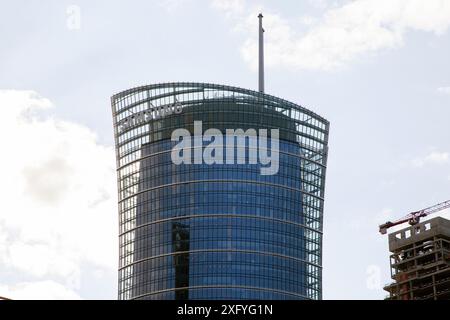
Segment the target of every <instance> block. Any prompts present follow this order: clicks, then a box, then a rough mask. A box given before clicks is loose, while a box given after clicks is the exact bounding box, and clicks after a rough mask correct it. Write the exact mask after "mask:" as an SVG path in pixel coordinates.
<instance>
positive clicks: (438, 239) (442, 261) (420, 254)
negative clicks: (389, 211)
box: [384, 217, 450, 300]
mask: <svg viewBox="0 0 450 320" xmlns="http://www.w3.org/2000/svg"><path fill="white" fill-rule="evenodd" d="M389 250H390V251H391V253H392V254H391V256H390V260H391V277H392V279H393V280H394V281H395V282H394V283H392V284H390V285H388V286H386V287H385V288H384V290H386V291H388V292H389V297H388V299H389V300H450V221H449V220H447V219H444V218H441V217H437V218H433V219H430V220H428V221H424V222H422V223H419V224H416V225H414V226H410V227H408V228H405V229H402V230H400V231H397V232H393V233H391V234H390V235H389Z"/></svg>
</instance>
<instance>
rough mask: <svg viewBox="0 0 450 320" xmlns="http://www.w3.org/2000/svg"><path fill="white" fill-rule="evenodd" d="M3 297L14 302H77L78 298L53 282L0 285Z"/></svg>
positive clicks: (74, 293) (70, 291) (75, 294)
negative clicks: (33, 300)
mask: <svg viewBox="0 0 450 320" xmlns="http://www.w3.org/2000/svg"><path fill="white" fill-rule="evenodd" d="M0 293H2V294H3V297H6V298H9V299H14V300H30V299H37V300H79V299H80V296H79V295H78V294H77V293H76V292H74V291H72V290H69V289H67V288H66V287H65V286H63V285H61V284H59V283H57V282H54V281H38V282H23V283H19V284H16V285H13V286H4V285H0Z"/></svg>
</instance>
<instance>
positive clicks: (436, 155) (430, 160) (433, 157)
mask: <svg viewBox="0 0 450 320" xmlns="http://www.w3.org/2000/svg"><path fill="white" fill-rule="evenodd" d="M449 161H450V153H448V152H437V151H433V152H431V153H430V154H428V155H426V156H425V157H422V158H416V159H414V160H413V161H412V165H413V166H414V167H417V168H421V167H424V166H425V165H429V164H438V165H441V164H447V163H449Z"/></svg>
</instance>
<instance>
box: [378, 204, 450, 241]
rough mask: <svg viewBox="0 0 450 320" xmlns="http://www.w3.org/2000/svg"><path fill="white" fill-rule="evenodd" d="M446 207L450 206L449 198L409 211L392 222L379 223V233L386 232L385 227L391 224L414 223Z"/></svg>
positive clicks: (391, 225) (387, 227)
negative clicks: (430, 205) (424, 207)
mask: <svg viewBox="0 0 450 320" xmlns="http://www.w3.org/2000/svg"><path fill="white" fill-rule="evenodd" d="M447 208H450V200H448V201H445V202H442V203H439V204H437V205H435V206H432V207H429V208H426V209H422V210H419V211H415V212H411V213H410V214H408V215H406V216H404V217H403V218H401V219H398V220H396V221H394V222H391V221H388V222H386V223H384V224H382V225H380V233H381V234H386V233H387V229H389V228H390V227H393V226H398V225H399V224H402V223H405V222H408V223H409V224H410V225H412V226H413V225H415V224H418V223H419V222H420V218H424V217H426V216H428V215H430V214H432V213H436V212H439V211H442V210H445V209H447Z"/></svg>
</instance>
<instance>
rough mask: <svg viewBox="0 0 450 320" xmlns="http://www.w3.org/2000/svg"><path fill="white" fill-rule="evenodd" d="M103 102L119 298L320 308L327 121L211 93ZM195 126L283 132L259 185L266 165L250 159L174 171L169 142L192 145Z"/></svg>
mask: <svg viewBox="0 0 450 320" xmlns="http://www.w3.org/2000/svg"><path fill="white" fill-rule="evenodd" d="M111 103H112V112H113V121H114V134H115V142H116V157H117V176H118V192H119V221H120V224H119V225H120V236H119V239H120V241H119V242H120V261H119V299H321V298H322V219H323V207H324V183H325V171H326V162H327V144H328V131H329V123H328V121H327V120H325V119H324V118H322V117H320V116H318V115H317V114H315V113H313V112H312V111H310V110H308V109H306V108H303V107H301V106H299V105H296V104H294V103H291V102H288V101H285V100H283V99H280V98H276V97H273V96H270V95H267V94H263V93H260V92H255V91H251V90H245V89H241V88H235V87H228V86H222V85H214V84H207V83H165V84H156V85H149V86H143V87H138V88H133V89H130V90H126V91H123V92H121V93H118V94H116V95H114V96H113V97H112V99H111ZM194 121H202V124H203V130H207V129H210V128H216V129H219V130H221V131H222V132H225V131H226V130H227V129H242V130H244V131H245V130H249V129H256V130H258V129H268V130H270V129H279V170H278V172H277V173H276V174H273V175H262V174H261V170H260V169H261V168H262V167H264V165H263V164H260V163H257V164H249V163H248V161H247V162H246V163H245V164H228V163H227V164H225V163H224V164H205V163H197V164H180V165H176V164H174V163H173V161H172V160H171V152H172V150H173V148H174V146H175V145H176V144H177V142H175V141H172V140H171V135H172V133H173V131H174V130H175V129H179V128H184V129H186V130H188V131H189V132H191V133H192V135H193V136H194ZM224 144H225V142H224ZM192 152H195V150H192ZM227 152H228V151H227ZM245 157H246V159H247V160H248V157H249V153H248V154H247V153H246V154H245Z"/></svg>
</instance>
